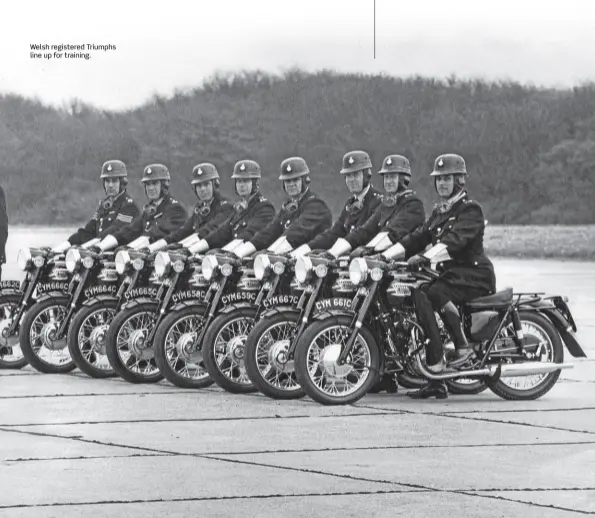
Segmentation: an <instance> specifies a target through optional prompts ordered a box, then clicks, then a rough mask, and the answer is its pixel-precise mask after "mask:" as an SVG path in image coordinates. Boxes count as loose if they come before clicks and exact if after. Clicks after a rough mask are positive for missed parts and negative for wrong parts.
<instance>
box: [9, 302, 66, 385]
mask: <svg viewBox="0 0 595 518" xmlns="http://www.w3.org/2000/svg"><path fill="white" fill-rule="evenodd" d="M68 302H69V298H68V297H66V296H60V297H54V298H51V299H46V300H43V301H41V302H36V303H35V304H33V306H31V307H30V308H29V310H28V311H27V313H25V318H23V322H22V323H21V328H20V331H19V342H20V344H21V348H22V350H23V355H24V357H25V359H26V360H27V362H29V364H30V365H31V366H32V367H33V368H35V369H37V370H38V371H39V372H46V373H51V374H59V373H65V372H70V371H72V370H74V369H75V368H76V364H75V363H74V361H73V360H72V357H71V356H70V351H69V350H68V346H67V344H66V336H62V337H60V338H57V337H56V333H57V332H58V329H59V328H60V326H61V325H62V322H63V320H64V318H65V317H66V315H67V314H68Z"/></svg>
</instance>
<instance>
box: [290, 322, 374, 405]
mask: <svg viewBox="0 0 595 518" xmlns="http://www.w3.org/2000/svg"><path fill="white" fill-rule="evenodd" d="M351 323H352V318H351V317H349V316H343V315H341V316H336V317H330V318H326V319H324V320H318V321H316V322H314V323H313V324H312V325H310V326H309V327H308V328H307V329H306V330H305V331H304V334H303V335H302V336H301V337H300V339H299V340H298V343H297V347H296V351H295V370H296V375H297V379H298V382H299V383H300V385H301V386H302V388H303V389H304V391H305V392H306V394H307V395H308V396H310V397H311V398H312V399H314V400H315V401H318V402H319V403H322V404H323V405H348V404H351V403H355V402H356V401H358V400H359V399H361V398H362V397H364V396H365V395H366V394H367V392H368V391H369V390H370V388H371V387H372V386H373V385H374V383H375V382H376V381H377V379H378V372H379V370H380V366H381V358H380V350H379V348H378V344H377V342H376V340H375V338H374V336H373V335H372V333H371V332H370V330H369V329H368V328H367V326H366V325H365V324H364V325H363V326H362V327H361V328H360V331H359V334H358V336H357V338H356V340H355V343H354V345H353V348H352V350H351V353H350V355H349V357H348V363H345V364H344V365H337V362H336V360H337V358H338V356H339V354H340V352H341V347H342V346H343V345H344V344H345V342H346V341H347V338H348V336H349V335H350V334H351V328H350V325H351Z"/></svg>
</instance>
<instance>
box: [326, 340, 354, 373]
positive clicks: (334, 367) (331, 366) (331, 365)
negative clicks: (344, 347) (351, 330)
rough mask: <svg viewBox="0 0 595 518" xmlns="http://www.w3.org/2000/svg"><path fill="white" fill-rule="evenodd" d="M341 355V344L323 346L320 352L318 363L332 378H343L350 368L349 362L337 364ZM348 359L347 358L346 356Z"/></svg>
mask: <svg viewBox="0 0 595 518" xmlns="http://www.w3.org/2000/svg"><path fill="white" fill-rule="evenodd" d="M340 355H341V344H331V345H328V346H327V347H325V348H324V350H323V351H322V353H321V354H320V364H321V365H322V367H323V368H324V371H325V372H326V373H327V374H328V375H329V376H332V377H334V378H345V377H346V376H347V375H348V374H349V373H350V372H351V370H352V367H351V365H349V363H345V364H343V365H338V364H337V360H338V359H339V356H340ZM348 361H349V358H348Z"/></svg>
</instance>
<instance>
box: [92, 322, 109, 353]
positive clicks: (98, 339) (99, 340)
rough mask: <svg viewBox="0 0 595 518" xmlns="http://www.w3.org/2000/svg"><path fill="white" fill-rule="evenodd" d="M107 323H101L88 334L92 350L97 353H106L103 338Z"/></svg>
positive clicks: (104, 337) (105, 333) (104, 338)
mask: <svg viewBox="0 0 595 518" xmlns="http://www.w3.org/2000/svg"><path fill="white" fill-rule="evenodd" d="M108 327H109V325H108V324H101V325H99V326H97V327H95V328H94V329H93V331H91V335H90V336H89V343H90V344H91V347H92V348H93V350H94V351H95V352H97V353H99V354H106V352H105V340H106V335H107V330H108Z"/></svg>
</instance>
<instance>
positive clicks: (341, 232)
mask: <svg viewBox="0 0 595 518" xmlns="http://www.w3.org/2000/svg"><path fill="white" fill-rule="evenodd" d="M353 201H354V198H353V197H351V198H349V199H348V200H347V202H346V203H345V206H344V207H343V210H342V211H341V214H340V215H339V218H338V219H337V221H335V223H334V224H333V226H332V227H331V228H329V229H328V230H326V231H325V232H323V233H322V234H320V235H319V236H316V237H315V238H314V239H312V241H310V242H309V243H308V246H309V247H310V249H311V250H317V249H322V250H328V249H329V248H331V247H332V246H333V245H334V244H335V241H337V239H339V238H340V237H343V238H344V237H345V236H347V235H348V234H349V233H350V232H352V231H353V230H355V229H356V228H358V227H361V226H362V225H363V224H364V223H365V222H366V221H368V219H369V218H370V217H371V216H372V214H374V212H375V211H376V209H377V208H378V207H379V206H380V203H381V202H382V194H381V193H380V192H379V191H378V190H377V189H375V188H374V186H370V188H369V189H368V192H367V193H366V195H365V196H364V198H363V200H362V202H363V207H362V209H361V210H360V211H359V212H350V211H349V207H350V205H351V203H353Z"/></svg>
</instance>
